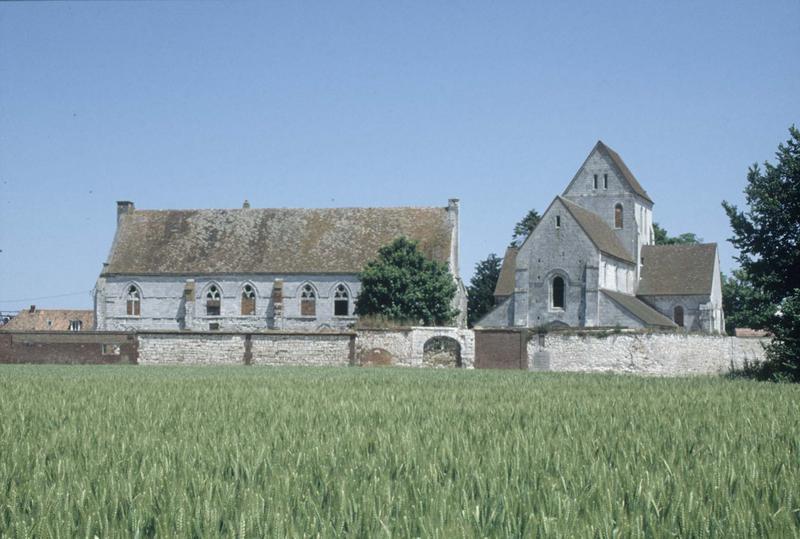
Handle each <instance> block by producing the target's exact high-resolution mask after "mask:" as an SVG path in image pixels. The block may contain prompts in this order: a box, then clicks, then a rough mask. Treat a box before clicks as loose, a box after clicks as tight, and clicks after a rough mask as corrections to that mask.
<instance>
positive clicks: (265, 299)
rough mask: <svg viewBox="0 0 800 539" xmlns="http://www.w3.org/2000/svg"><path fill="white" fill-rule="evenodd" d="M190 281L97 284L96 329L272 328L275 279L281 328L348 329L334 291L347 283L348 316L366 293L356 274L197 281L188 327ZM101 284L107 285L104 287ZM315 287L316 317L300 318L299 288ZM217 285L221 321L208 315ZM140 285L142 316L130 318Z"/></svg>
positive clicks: (171, 278)
mask: <svg viewBox="0 0 800 539" xmlns="http://www.w3.org/2000/svg"><path fill="white" fill-rule="evenodd" d="M189 278H190V277H188V276H136V277H107V278H104V279H100V280H99V281H98V286H97V290H96V297H95V311H96V313H98V316H97V329H99V330H101V331H131V330H133V331H136V330H169V331H175V330H180V329H191V330H193V331H208V330H209V329H210V326H209V325H210V324H212V323H216V324H219V329H220V330H222V331H256V330H263V329H266V328H268V327H269V321H270V316H271V310H270V308H271V296H272V287H273V284H274V282H275V279H283V314H284V317H285V320H284V324H283V326H282V327H281V328H280V329H293V330H303V331H314V330H317V329H324V328H333V329H344V328H346V327H347V326H348V325H350V324H352V323H353V322H354V321H355V317H354V316H341V317H337V316H333V292H334V289H335V288H336V286H337V285H338V284H340V283H341V284H344V285H345V286H346V287H347V289H348V291H349V293H350V307H349V312H350V313H351V314H352V313H353V309H354V308H355V299H356V298H357V297H358V294H359V293H360V292H361V282H360V281H359V280H358V278H357V276H356V275H353V274H342V275H338V274H337V275H333V274H330V275H271V274H263V275H248V274H241V275H225V276H220V277H218V278H210V277H196V278H195V285H194V286H195V302H194V316H193V322H192V324H191V326H190V327H184V326H185V325H186V324H185V323H184V320H185V312H186V305H185V303H184V301H183V290H184V287H185V286H186V281H187V279H189ZM101 281H102V282H101ZM306 283H310V284H311V286H312V287H314V289H315V291H316V294H317V302H316V303H317V305H316V315H315V316H301V315H300V288H301V287H302V286H303V285H304V284H306ZM212 284H215V285H216V286H217V287H218V288H219V289H220V290H221V292H222V300H221V305H220V316H207V315H206V303H205V295H206V292H207V291H208V287H209V286H210V285H212ZM245 284H249V285H251V286H252V287H253V288H254V289H255V292H256V314H255V315H253V316H242V314H241V305H242V303H241V301H242V300H241V297H242V296H241V294H242V288H243V287H244V285H245ZM131 285H136V286H137V287H138V288H139V290H140V291H141V315H140V316H128V314H127V312H126V309H127V291H128V288H129V287H130V286H131Z"/></svg>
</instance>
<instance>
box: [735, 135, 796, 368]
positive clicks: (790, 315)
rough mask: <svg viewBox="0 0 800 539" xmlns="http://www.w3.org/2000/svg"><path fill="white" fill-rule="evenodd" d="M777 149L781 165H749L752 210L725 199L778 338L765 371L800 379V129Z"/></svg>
mask: <svg viewBox="0 0 800 539" xmlns="http://www.w3.org/2000/svg"><path fill="white" fill-rule="evenodd" d="M789 135H790V137H789V139H788V140H787V141H786V142H785V143H782V144H780V145H778V151H777V152H776V154H775V155H776V158H777V163H776V164H774V165H773V164H770V163H768V162H765V163H764V169H763V170H762V169H761V167H759V166H758V164H754V165H753V166H751V167H750V170H749V171H748V174H747V186H746V187H745V190H744V193H745V200H746V202H747V206H748V209H747V211H740V210H739V209H738V208H737V207H736V206H735V205H733V204H731V203H729V202H727V201H724V202H723V203H722V206H723V207H724V208H725V212H726V213H727V214H728V218H729V219H730V221H731V228H732V229H733V237H732V238H730V242H731V243H732V244H733V245H734V247H736V248H737V249H739V257H738V258H737V260H738V261H739V263H740V265H741V268H742V270H744V272H746V275H747V279H748V281H749V282H750V283H751V284H752V285H753V286H754V288H755V289H756V290H757V291H758V292H759V293H760V294H761V295H762V298H763V304H764V305H765V309H766V310H767V312H768V319H767V322H766V324H765V325H766V327H767V328H768V329H769V330H770V331H771V332H772V333H773V335H774V339H773V341H772V343H771V344H770V346H769V347H768V348H767V360H768V364H767V365H766V369H767V370H768V371H769V372H770V373H771V374H774V375H778V376H783V377H788V378H791V379H793V380H796V381H800V320H798V318H797V317H798V315H800V131H798V130H797V128H796V127H795V126H792V127H790V128H789Z"/></svg>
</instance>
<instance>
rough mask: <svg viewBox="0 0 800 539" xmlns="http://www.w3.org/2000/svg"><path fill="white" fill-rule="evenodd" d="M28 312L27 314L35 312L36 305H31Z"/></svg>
mask: <svg viewBox="0 0 800 539" xmlns="http://www.w3.org/2000/svg"><path fill="white" fill-rule="evenodd" d="M28 312H29V313H32V312H36V305H31V308H30V310H29V311H28Z"/></svg>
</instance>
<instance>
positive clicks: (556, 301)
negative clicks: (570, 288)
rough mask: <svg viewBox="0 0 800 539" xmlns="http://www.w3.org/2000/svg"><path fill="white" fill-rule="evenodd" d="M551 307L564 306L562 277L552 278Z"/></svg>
mask: <svg viewBox="0 0 800 539" xmlns="http://www.w3.org/2000/svg"><path fill="white" fill-rule="evenodd" d="M553 308H555V309H563V308H564V279H563V278H562V277H554V278H553Z"/></svg>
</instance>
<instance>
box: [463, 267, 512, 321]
mask: <svg viewBox="0 0 800 539" xmlns="http://www.w3.org/2000/svg"><path fill="white" fill-rule="evenodd" d="M502 260H503V259H502V258H499V257H498V256H497V255H496V254H494V253H491V254H489V256H488V257H486V259H485V260H481V261H480V262H478V263H477V264H475V274H474V275H473V276H472V280H471V281H470V282H469V287H468V288H467V292H468V296H467V297H468V302H467V322H468V323H469V326H470V327H472V326H473V325H474V324H475V322H477V321H478V320H480V319H481V318H483V316H484V315H485V314H486V313H488V312H489V311H491V310H492V307H494V288H495V286H497V279H498V278H499V277H500V263H501V262H502Z"/></svg>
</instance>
